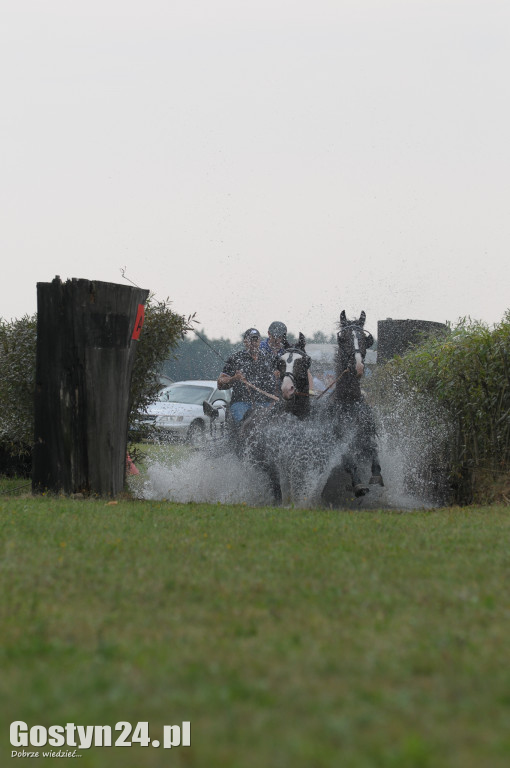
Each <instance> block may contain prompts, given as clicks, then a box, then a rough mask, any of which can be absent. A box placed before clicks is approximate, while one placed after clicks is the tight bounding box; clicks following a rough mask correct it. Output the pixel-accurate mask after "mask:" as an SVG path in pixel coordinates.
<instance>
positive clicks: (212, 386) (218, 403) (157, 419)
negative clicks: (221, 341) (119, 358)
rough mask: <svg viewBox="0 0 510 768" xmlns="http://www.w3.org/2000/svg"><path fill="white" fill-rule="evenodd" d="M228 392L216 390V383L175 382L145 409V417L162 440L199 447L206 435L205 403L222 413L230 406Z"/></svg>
mask: <svg viewBox="0 0 510 768" xmlns="http://www.w3.org/2000/svg"><path fill="white" fill-rule="evenodd" d="M230 394H231V393H230V390H229V389H223V390H222V389H218V387H217V383H216V381H207V380H190V381H176V382H175V383H174V384H172V385H171V386H169V387H165V388H164V389H162V390H161V392H160V393H159V398H158V400H157V402H155V403H152V404H151V405H149V406H148V407H147V415H148V417H149V419H150V420H152V419H154V421H153V424H154V427H155V428H156V430H157V431H158V432H159V434H160V435H161V436H164V437H167V438H169V437H176V438H180V439H181V440H188V441H189V442H190V443H192V444H197V443H200V442H202V441H203V440H204V438H205V437H206V436H207V434H208V430H209V422H210V419H209V416H206V415H205V413H204V408H203V403H204V400H205V401H206V402H207V403H209V404H210V405H212V406H214V407H215V408H220V409H223V412H224V411H225V409H226V408H227V406H228V403H229V402H230Z"/></svg>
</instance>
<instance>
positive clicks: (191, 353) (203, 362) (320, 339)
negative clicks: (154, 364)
mask: <svg viewBox="0 0 510 768" xmlns="http://www.w3.org/2000/svg"><path fill="white" fill-rule="evenodd" d="M191 331H192V333H189V334H187V335H186V337H185V338H183V339H182V340H181V341H180V342H179V343H178V344H177V346H176V347H175V348H174V349H173V350H172V354H171V356H170V357H169V358H168V359H167V360H165V362H164V363H163V365H162V368H161V373H162V374H163V375H165V376H168V378H169V379H171V380H172V381H185V380H187V379H217V378H218V376H219V374H220V373H221V371H222V368H223V363H224V361H225V360H226V359H227V357H228V356H229V355H231V354H232V353H233V352H236V351H237V350H240V349H242V348H243V345H242V339H239V341H237V342H232V341H230V340H229V339H224V338H223V337H222V338H219V339H212V338H209V337H208V336H207V334H206V333H205V332H202V331H201V332H200V333H199V332H197V331H195V330H194V329H193V328H191ZM287 339H288V341H289V343H290V344H291V345H292V344H295V343H296V342H297V338H296V337H295V336H294V334H292V333H289V334H287ZM307 342H308V343H309V344H334V343H336V336H335V334H331V335H330V336H326V334H325V333H323V332H322V331H316V332H315V333H314V334H313V336H311V337H310V338H307Z"/></svg>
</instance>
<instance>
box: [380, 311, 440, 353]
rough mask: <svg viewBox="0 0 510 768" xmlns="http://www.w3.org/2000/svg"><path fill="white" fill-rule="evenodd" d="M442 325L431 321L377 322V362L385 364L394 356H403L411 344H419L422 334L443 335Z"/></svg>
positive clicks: (389, 319)
mask: <svg viewBox="0 0 510 768" xmlns="http://www.w3.org/2000/svg"><path fill="white" fill-rule="evenodd" d="M445 330H446V325H445V324H444V323H435V322H433V321H431V320H393V319H392V318H391V317H388V318H387V320H379V321H378V322H377V362H378V363H386V362H387V361H388V360H391V358H392V357H395V355H405V353H406V352H407V350H408V349H409V346H410V345H411V344H419V343H420V341H421V340H422V339H423V334H424V333H425V334H430V333H443V332H444V331H445Z"/></svg>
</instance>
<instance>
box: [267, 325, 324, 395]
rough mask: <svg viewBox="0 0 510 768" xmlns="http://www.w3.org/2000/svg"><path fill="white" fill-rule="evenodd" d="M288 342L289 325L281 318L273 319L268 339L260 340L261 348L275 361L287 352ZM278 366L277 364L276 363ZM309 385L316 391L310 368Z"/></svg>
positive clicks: (311, 389) (277, 374)
mask: <svg viewBox="0 0 510 768" xmlns="http://www.w3.org/2000/svg"><path fill="white" fill-rule="evenodd" d="M288 346H289V344H288V343H287V326H286V325H285V323H282V321H281V320H273V322H272V323H271V325H270V326H269V328H268V329H267V339H264V340H263V341H261V342H260V349H261V350H262V351H263V352H264V353H265V354H266V355H269V356H270V357H271V359H272V360H273V361H276V358H277V357H278V355H281V354H282V353H283V352H285V349H286V347H288ZM275 367H276V365H275ZM275 374H276V376H279V373H278V371H276V372H275ZM308 386H309V388H310V391H311V392H313V391H314V386H313V377H312V374H311V373H310V370H308Z"/></svg>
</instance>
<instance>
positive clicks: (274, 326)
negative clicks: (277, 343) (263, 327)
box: [267, 320, 287, 339]
mask: <svg viewBox="0 0 510 768" xmlns="http://www.w3.org/2000/svg"><path fill="white" fill-rule="evenodd" d="M267 332H268V333H269V334H270V335H271V336H274V337H275V338H277V339H283V338H284V337H285V336H286V334H287V326H286V325H285V323H282V322H280V320H273V322H272V323H271V325H270V326H269V328H268V329H267Z"/></svg>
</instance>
